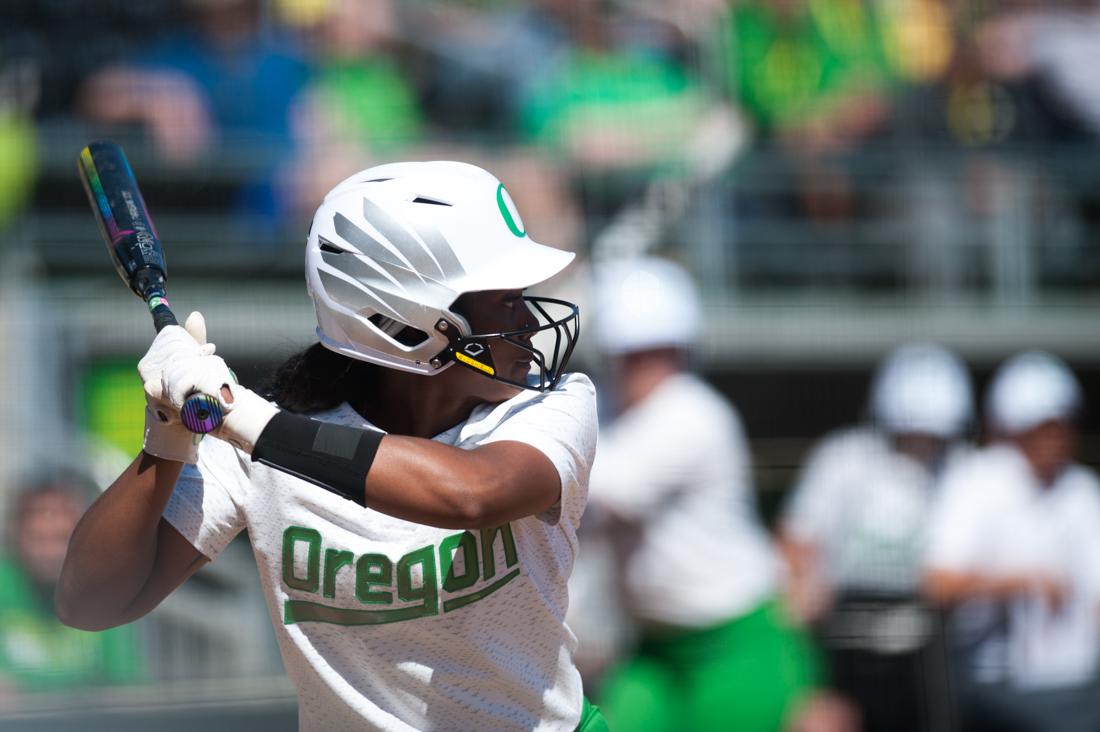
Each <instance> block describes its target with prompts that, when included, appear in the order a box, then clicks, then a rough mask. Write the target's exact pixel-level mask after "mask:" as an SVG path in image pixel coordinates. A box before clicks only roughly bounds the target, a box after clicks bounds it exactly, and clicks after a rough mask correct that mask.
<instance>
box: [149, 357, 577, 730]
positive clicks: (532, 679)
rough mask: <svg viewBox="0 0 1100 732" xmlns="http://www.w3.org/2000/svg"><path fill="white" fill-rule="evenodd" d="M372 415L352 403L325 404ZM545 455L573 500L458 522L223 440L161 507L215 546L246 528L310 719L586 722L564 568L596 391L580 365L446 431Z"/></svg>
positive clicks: (189, 534) (339, 412)
mask: <svg viewBox="0 0 1100 732" xmlns="http://www.w3.org/2000/svg"><path fill="white" fill-rule="evenodd" d="M315 416H316V417H317V418H318V419H322V420H325V421H328V422H333V423H336V424H343V425H350V426H353V427H360V428H371V425H369V424H368V423H367V422H365V421H364V420H363V418H362V417H361V416H360V415H359V414H358V413H357V412H356V411H355V410H353V409H352V408H351V407H350V406H348V405H346V404H345V405H343V406H341V407H339V408H337V409H334V410H331V411H328V412H325V413H322V414H318V415H315ZM434 439H435V440H436V441H438V442H442V443H445V444H448V445H454V446H456V447H460V448H463V449H472V448H474V447H477V446H479V445H485V444H488V443H490V442H498V441H502V440H513V441H519V442H524V443H527V444H529V445H532V446H533V447H535V448H536V449H538V450H539V451H540V452H542V453H543V454H544V455H546V456H547V457H548V458H549V459H550V460H551V461H552V462H553V464H554V466H555V467H556V468H557V470H558V473H559V475H560V476H561V485H562V494H561V500H560V502H559V503H558V504H556V505H555V506H554V507H553V508H551V509H550V510H549V511H547V512H545V513H543V514H540V515H538V516H529V517H526V518H522V519H518V520H515V521H512V522H511V523H508V524H504V525H502V526H499V527H496V528H492V529H481V530H470V531H456V530H454V529H438V528H433V527H430V526H424V525H420V524H415V523H411V522H409V521H403V520H401V519H397V518H393V517H390V516H387V515H385V514H381V513H378V512H375V511H372V510H370V509H369V508H361V507H359V506H357V505H356V504H354V503H352V502H350V501H347V500H344V499H343V498H340V497H339V496H337V495H335V494H333V493H330V492H328V491H325V490H323V489H321V488H318V487H316V486H313V485H310V484H308V483H306V482H304V481H301V480H298V479H296V478H293V477H290V476H288V475H286V474H284V473H281V472H279V471H276V470H274V469H272V468H268V467H266V466H263V465H261V464H259V463H253V462H251V461H250V459H249V458H248V457H247V456H246V455H244V454H243V453H241V452H239V451H237V450H236V449H234V448H233V447H231V446H229V445H228V444H226V443H224V442H221V441H219V440H215V439H207V440H204V441H203V443H202V445H201V447H200V450H199V462H198V464H197V465H196V466H189V467H188V468H187V469H185V470H184V472H183V475H182V477H181V478H180V480H179V482H178V484H177V485H176V489H175V492H174V493H173V495H172V498H171V500H170V501H169V503H168V506H167V508H166V509H165V512H164V515H165V517H166V518H167V520H168V521H170V522H171V524H172V525H173V526H175V527H176V529H178V530H179V531H180V533H182V534H183V536H184V537H186V538H187V539H188V540H189V541H190V542H191V543H192V544H193V545H194V546H195V548H196V549H198V550H199V551H200V552H202V553H203V554H204V555H205V556H207V557H209V558H211V559H213V558H215V557H217V556H218V554H220V553H221V551H222V550H223V549H224V548H225V547H226V545H228V544H229V542H230V540H232V539H233V537H234V536H236V535H237V534H238V533H239V532H240V531H241V530H242V529H245V528H247V529H248V532H249V535H250V538H251V541H252V548H253V551H254V552H255V556H256V563H257V565H258V567H259V571H260V576H261V581H262V584H263V588H264V593H265V595H266V599H267V604H268V609H269V611H270V614H271V619H272V622H273V623H274V626H275V629H276V637H277V638H278V641H279V647H280V650H281V652H282V656H283V662H284V664H285V666H286V669H287V673H288V674H289V676H290V678H291V680H292V681H293V682H294V684H295V686H296V687H297V690H298V695H299V710H300V711H299V722H300V728H301V729H302V730H325V731H326V732H327V731H329V730H387V731H390V730H394V731H404V730H448V732H449V731H451V730H471V731H475V730H476V731H479V732H480V731H483V730H533V729H537V730H562V731H564V730H573V729H574V728H575V727H576V725H577V723H578V721H579V719H580V714H581V707H582V690H581V680H580V676H579V674H578V672H577V670H576V668H575V666H574V663H573V652H574V650H575V646H576V639H575V637H574V636H573V634H572V632H570V630H569V628H568V627H567V626H566V625H565V620H564V618H565V613H566V607H567V605H568V597H567V591H566V582H567V580H568V577H569V574H570V572H571V571H572V567H573V561H574V557H575V555H576V551H577V541H576V529H577V526H578V524H579V522H580V518H581V514H582V513H583V511H584V507H585V501H586V498H587V486H588V473H589V468H590V465H591V463H592V459H593V453H594V451H595V441H596V410H595V391H594V389H593V387H592V383H591V382H590V381H589V380H588V378H587V377H586V376H584V375H581V374H571V375H569V376H567V377H566V378H564V379H562V381H561V382H560V384H559V385H558V387H557V388H556V389H554V390H553V391H551V392H547V393H542V394H540V393H536V392H530V391H526V392H523V393H521V394H519V395H518V396H516V397H514V398H512V399H510V400H508V401H506V402H503V403H501V404H499V405H496V406H488V405H487V406H483V407H479V408H477V409H475V410H474V411H473V413H471V415H470V417H469V419H468V420H467V421H466V422H463V423H461V424H459V425H456V426H454V427H453V428H451V429H449V430H447V431H446V432H444V433H442V434H440V435H438V436H437V437H435V438H434Z"/></svg>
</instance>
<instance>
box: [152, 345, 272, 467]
mask: <svg viewBox="0 0 1100 732" xmlns="http://www.w3.org/2000/svg"><path fill="white" fill-rule="evenodd" d="M196 392H199V393H202V394H206V395H209V396H212V397H214V398H215V399H217V400H218V402H219V403H220V404H221V407H222V412H223V414H224V417H223V419H222V423H221V425H220V426H219V427H218V428H217V429H215V430H214V431H213V432H211V433H210V434H211V435H213V436H214V437H216V438H218V439H220V440H225V441H226V442H229V443H230V444H232V445H234V446H235V447H238V448H240V449H241V450H243V451H244V452H246V453H248V454H249V455H251V454H252V448H253V447H254V446H255V445H256V440H258V439H259V437H260V433H261V432H263V430H264V427H266V426H267V423H268V422H270V421H271V418H272V417H274V416H275V415H276V414H278V412H279V408H278V407H276V406H275V405H274V404H271V403H270V402H268V401H267V400H266V399H264V398H263V397H261V396H260V395H258V394H256V393H255V392H254V391H252V390H251V389H247V388H245V387H243V386H241V385H240V384H238V383H237V379H236V377H235V376H234V375H233V372H232V371H230V370H229V367H228V366H227V365H226V363H225V361H224V360H223V359H222V358H221V357H219V356H215V355H213V354H212V353H194V352H191V353H184V352H181V353H179V354H178V355H177V357H176V358H175V359H174V360H173V361H172V362H171V363H169V364H167V365H165V366H164V368H163V369H161V387H160V396H161V399H163V400H164V401H166V402H167V403H168V405H169V408H170V409H171V411H172V416H173V418H174V419H176V420H178V419H179V410H180V409H181V408H182V407H183V404H184V402H186V401H187V398H188V397H189V396H191V395H192V394H194V393H196Z"/></svg>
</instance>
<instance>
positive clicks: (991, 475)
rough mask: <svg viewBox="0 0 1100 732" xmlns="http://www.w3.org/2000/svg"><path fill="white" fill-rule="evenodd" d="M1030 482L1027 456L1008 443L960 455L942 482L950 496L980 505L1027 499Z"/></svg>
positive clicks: (944, 475) (947, 469) (951, 464)
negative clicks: (1016, 498)
mask: <svg viewBox="0 0 1100 732" xmlns="http://www.w3.org/2000/svg"><path fill="white" fill-rule="evenodd" d="M1029 482H1030V473H1029V468H1028V466H1027V463H1026V461H1025V460H1024V458H1023V456H1022V455H1020V453H1019V452H1018V451H1017V450H1015V449H1014V448H1012V447H1010V446H1009V445H1004V444H993V445H987V446H985V447H981V448H977V449H973V450H970V451H968V452H967V453H965V454H963V455H960V456H959V457H958V459H956V460H954V461H953V462H951V463H950V464H949V465H948V466H947V467H946V470H945V472H944V474H943V479H942V485H943V490H944V492H945V493H946V494H949V495H953V496H955V497H956V498H957V497H959V496H966V497H969V498H972V499H973V500H975V501H980V502H993V501H1001V502H1003V501H1005V500H1010V499H1011V498H1012V497H1013V496H1018V497H1021V498H1023V497H1024V496H1025V495H1026V494H1027V488H1028V485H1029Z"/></svg>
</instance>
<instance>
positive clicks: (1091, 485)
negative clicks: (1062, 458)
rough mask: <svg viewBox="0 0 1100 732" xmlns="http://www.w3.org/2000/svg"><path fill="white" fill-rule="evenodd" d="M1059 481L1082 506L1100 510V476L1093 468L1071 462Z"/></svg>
mask: <svg viewBox="0 0 1100 732" xmlns="http://www.w3.org/2000/svg"><path fill="white" fill-rule="evenodd" d="M1058 482H1059V484H1060V486H1062V487H1064V488H1065V489H1066V492H1067V493H1070V494H1072V496H1073V498H1074V500H1076V501H1077V502H1079V503H1080V504H1081V505H1082V506H1087V507H1088V508H1089V509H1091V510H1093V511H1100V478H1098V477H1097V475H1096V472H1095V471H1094V470H1092V468H1089V467H1086V466H1084V465H1081V464H1080V463H1071V464H1070V465H1068V466H1066V469H1065V471H1064V472H1063V474H1062V477H1061V478H1060V479H1059V481H1058Z"/></svg>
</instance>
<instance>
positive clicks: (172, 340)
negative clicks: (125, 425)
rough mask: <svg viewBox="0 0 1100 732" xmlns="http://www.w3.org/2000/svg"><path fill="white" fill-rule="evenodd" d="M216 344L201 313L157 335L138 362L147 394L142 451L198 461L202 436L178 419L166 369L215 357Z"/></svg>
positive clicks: (167, 457)
mask: <svg viewBox="0 0 1100 732" xmlns="http://www.w3.org/2000/svg"><path fill="white" fill-rule="evenodd" d="M214 350H215V346H214V344H213V343H207V342H206V321H205V320H203V317H202V313H198V312H194V313H191V315H189V316H188V318H187V321H186V322H185V323H184V325H183V327H182V328H181V327H179V326H169V327H167V328H165V329H163V330H162V331H161V332H160V333H158V334H157V337H156V338H155V339H154V340H153V345H152V346H150V347H149V351H148V352H147V353H146V354H145V356H144V357H143V358H142V359H141V361H139V362H138V374H139V375H140V376H141V380H142V386H143V388H144V390H145V439H144V441H143V443H142V449H143V450H144V451H145V452H146V453H148V454H150V455H155V456H157V457H160V458H165V459H167V460H176V461H178V462H181V463H194V462H195V461H196V460H197V459H198V449H199V442H200V441H201V440H202V437H203V436H202V435H196V434H194V433H192V432H190V431H189V430H188V429H187V428H186V427H184V426H183V424H182V423H181V422H180V419H179V410H178V409H175V408H173V406H172V404H171V402H170V400H168V399H166V398H165V397H164V392H163V385H164V379H163V375H164V369H165V367H166V366H167V365H168V364H170V363H172V362H173V361H176V360H178V359H181V358H194V357H199V356H203V355H207V356H212V355H213V353H214Z"/></svg>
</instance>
